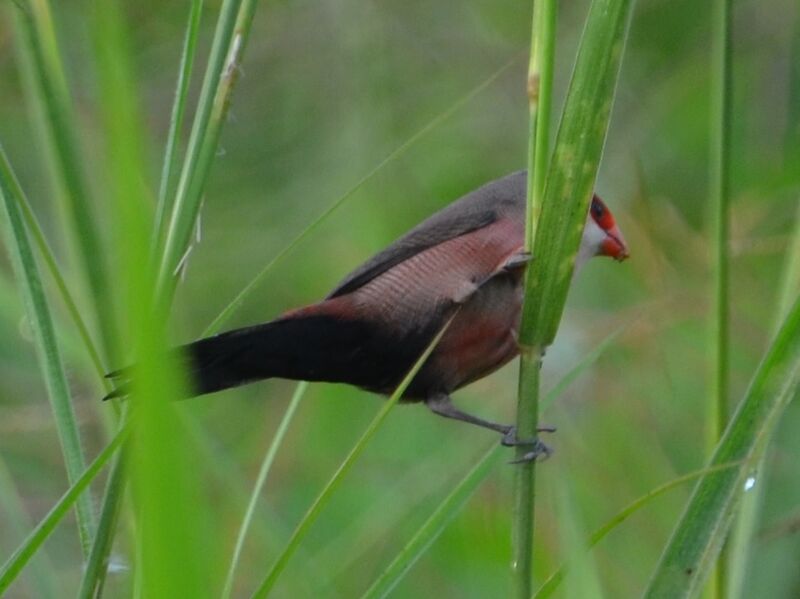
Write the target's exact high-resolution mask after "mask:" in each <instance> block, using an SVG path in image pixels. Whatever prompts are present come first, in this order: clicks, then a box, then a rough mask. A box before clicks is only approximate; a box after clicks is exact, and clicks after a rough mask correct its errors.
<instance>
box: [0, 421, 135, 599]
mask: <svg viewBox="0 0 800 599" xmlns="http://www.w3.org/2000/svg"><path fill="white" fill-rule="evenodd" d="M128 433H129V428H128V427H123V428H121V429H120V430H119V432H117V434H116V435H115V436H114V438H113V439H111V442H110V443H109V444H108V445H107V446H106V447H105V448H104V449H103V451H101V452H100V453H99V454H98V456H97V457H96V458H95V459H94V461H93V462H92V463H91V464H89V467H88V468H86V470H84V471H83V473H82V474H81V475H80V476H79V477H78V478H77V479H76V480H75V482H74V483H73V484H72V486H71V487H70V488H69V489H68V490H67V492H66V493H64V495H63V496H62V497H61V499H59V500H58V502H57V503H56V504H55V505H54V506H53V507H52V509H51V510H50V512H49V513H48V514H47V516H45V517H44V519H43V520H42V521H41V522H40V523H39V524H38V525H37V526H36V528H35V529H33V531H32V532H31V534H30V535H29V536H28V538H27V539H26V540H25V542H24V543H22V545H20V546H19V547H18V548H17V550H16V551H15V552H14V554H13V555H12V556H11V557H10V558H9V559H8V561H7V562H6V563H5V564H3V567H2V568H0V595H2V594H3V593H4V592H5V591H6V590H7V589H8V587H9V586H10V585H11V583H12V582H14V580H15V579H16V578H17V576H18V575H19V573H20V572H21V571H22V569H23V568H24V567H25V565H26V564H27V563H28V561H30V559H31V557H33V555H34V554H35V553H36V552H37V551H38V550H39V548H40V547H41V546H42V544H43V543H44V542H45V541H46V540H47V537H49V536H50V534H51V533H52V532H53V530H55V528H56V526H57V525H58V523H59V522H61V520H62V519H63V518H64V516H66V514H67V512H68V511H69V510H70V508H71V507H72V506H73V504H74V503H75V502H76V501H77V500H78V499H79V498H80V497H81V496H82V495H83V493H84V491H86V489H87V488H88V487H89V484H90V483H91V482H92V481H93V480H94V479H95V477H96V476H97V475H98V474H99V473H100V471H101V470H102V469H103V466H105V464H106V463H107V462H108V461H109V460H110V459H111V457H112V456H113V455H114V452H116V451H117V449H118V448H119V447H120V445H121V444H122V442H123V441H124V440H125V438H126V437H127V435H128Z"/></svg>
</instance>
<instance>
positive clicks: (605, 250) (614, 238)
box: [600, 225, 628, 262]
mask: <svg viewBox="0 0 800 599" xmlns="http://www.w3.org/2000/svg"><path fill="white" fill-rule="evenodd" d="M600 254H601V255H603V256H609V257H610V258H614V260H617V261H618V262H622V261H623V260H625V258H627V257H628V245H627V244H626V243H625V238H624V237H623V236H622V233H621V232H620V230H619V228H618V227H617V225H614V226H613V227H611V228H610V229H608V230H607V231H606V238H605V239H604V240H603V243H602V245H601V249H600Z"/></svg>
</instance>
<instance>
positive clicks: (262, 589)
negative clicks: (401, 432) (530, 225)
mask: <svg viewBox="0 0 800 599" xmlns="http://www.w3.org/2000/svg"><path fill="white" fill-rule="evenodd" d="M456 314H458V311H457V310H456V312H455V314H453V316H451V317H450V318H449V320H448V321H447V322H446V323H445V325H444V326H443V327H442V328H441V330H440V331H439V332H438V333H437V335H436V337H434V339H433V341H431V343H430V344H429V345H428V347H427V348H426V349H425V351H424V352H423V353H422V355H421V356H420V357H419V359H418V360H417V361H416V363H415V364H414V366H413V367H412V368H411V370H410V371H409V372H408V374H407V375H406V376H405V378H403V380H402V382H401V383H400V385H398V387H397V389H395V391H394V393H392V395H391V397H389V399H387V400H386V402H385V403H384V404H383V407H381V409H380V411H379V412H378V413H377V414H376V415H375V418H373V419H372V422H370V423H369V425H368V426H367V428H366V430H365V431H364V433H363V434H362V435H361V437H360V438H359V440H358V441H357V442H356V444H355V445H354V446H353V449H351V450H350V453H348V454H347V457H346V458H345V459H344V461H343V462H342V463H341V464H340V465H339V467H338V468H337V469H336V472H334V474H333V476H332V477H331V479H330V480H329V481H328V483H327V484H326V485H325V487H324V488H323V489H322V492H320V494H319V495H318V496H317V498H316V499H315V500H314V503H312V504H311V507H310V508H308V511H307V512H306V513H305V515H304V516H303V518H302V520H300V523H299V524H298V525H297V528H295V529H294V532H293V533H292V536H291V537H290V538H289V541H288V542H287V544H286V547H284V549H283V551H282V552H281V553H280V555H279V556H278V558H277V559H276V560H275V563H274V564H273V565H272V567H271V568H270V570H269V572H268V573H267V575H266V577H265V578H264V580H263V581H262V582H261V584H260V585H259V586H258V589H256V591H255V593H253V598H254V599H256V598H263V597H266V596H267V594H268V593H269V592H270V590H271V589H272V587H273V586H274V585H275V582H276V581H277V580H278V577H279V576H280V575H281V573H282V572H283V571H284V569H286V564H288V563H289V560H290V559H291V557H292V555H293V554H294V552H295V551H296V550H297V547H298V545H299V544H300V541H301V540H302V539H303V537H305V535H306V533H307V532H308V530H309V528H310V527H311V525H312V524H313V523H314V521H315V520H316V519H317V517H318V516H319V514H320V512H321V511H322V509H323V508H324V507H325V506H326V505H327V504H328V502H329V501H330V499H331V496H332V495H333V493H334V492H335V491H336V489H337V488H338V487H339V485H341V483H342V480H344V477H345V475H346V474H347V473H348V472H349V471H350V469H351V468H352V467H353V464H355V462H356V460H357V459H358V457H359V456H360V455H361V453H362V452H363V451H364V449H365V448H366V446H367V443H369V441H370V439H372V437H373V436H375V433H376V432H378V429H379V428H380V427H381V425H382V424H383V423H384V421H385V420H386V417H387V416H388V415H389V412H390V411H391V410H392V408H393V407H394V406H395V404H397V402H398V401H399V400H400V397H401V396H402V395H403V392H405V390H406V388H407V387H408V385H410V384H411V381H412V380H413V379H414V377H415V376H416V374H417V373H418V372H419V370H420V368H422V366H423V364H425V361H426V360H427V359H428V356H430V355H431V352H433V350H434V348H435V347H436V345H437V344H438V343H439V341H440V340H441V338H442V336H443V335H444V333H445V331H447V329H448V327H449V326H450V323H451V322H453V318H455V315H456Z"/></svg>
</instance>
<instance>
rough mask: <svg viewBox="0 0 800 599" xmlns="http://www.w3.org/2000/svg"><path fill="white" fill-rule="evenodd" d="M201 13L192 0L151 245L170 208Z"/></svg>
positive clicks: (198, 2)
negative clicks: (170, 195)
mask: <svg viewBox="0 0 800 599" xmlns="http://www.w3.org/2000/svg"><path fill="white" fill-rule="evenodd" d="M202 14H203V0H192V6H191V8H190V9H189V22H188V23H187V25H186V34H185V35H184V38H183V50H182V51H181V61H180V66H179V67H178V81H177V83H176V84H175V100H174V102H173V104H172V113H171V115H170V120H169V132H168V133H167V144H166V147H165V148H164V162H163V164H162V166H161V182H160V183H159V187H158V204H157V205H156V216H155V222H154V224H153V237H154V243H153V248H154V251H156V248H158V246H160V244H161V235H162V230H163V229H164V217H165V216H166V214H167V211H168V210H169V204H168V201H169V192H170V189H171V188H172V182H173V170H174V168H175V163H176V159H177V155H178V140H179V137H180V134H181V129H182V128H183V115H184V113H185V112H186V99H187V98H188V96H189V82H190V81H191V79H192V67H193V66H194V59H195V55H196V54H197V33H198V31H199V30H200V17H201V16H202Z"/></svg>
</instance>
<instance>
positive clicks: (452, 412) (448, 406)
mask: <svg viewBox="0 0 800 599" xmlns="http://www.w3.org/2000/svg"><path fill="white" fill-rule="evenodd" d="M425 405H426V406H428V408H429V409H430V410H431V411H432V412H433V413H434V414H438V415H439V416H444V417H445V418H452V419H453V420H460V421H462V422H468V423H469V424H474V425H476V426H481V427H483V428H488V429H490V430H493V431H497V432H498V433H500V434H502V435H503V438H502V440H501V443H502V444H503V445H505V446H507V447H512V446H517V445H522V446H530V447H531V450H530V451H529V452H528V453H526V454H525V455H524V456H523V457H522V458H521V459H519V460H516V461H514V462H512V463H521V462H531V461H533V460H535V459H536V458H538V457H539V456H542V455H543V456H545V457H547V456H549V455H550V454H551V453H552V450H551V449H550V448H549V447H548V446H547V445H545V444H544V443H542V442H541V441H539V439H528V440H526V439H517V429H516V427H515V426H513V425H511V424H499V423H497V422H490V421H489V420H484V419H483V418H478V417H477V416H473V415H472V414H467V413H466V412H462V411H461V410H459V409H458V408H457V407H456V406H455V405H453V401H452V400H451V399H450V396H449V395H447V394H445V393H440V394H437V395H432V396H431V397H429V398H428V399H426V400H425ZM555 430H556V429H555V427H552V426H542V427H539V428H537V429H536V431H537V432H540V433H553V432H555Z"/></svg>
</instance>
